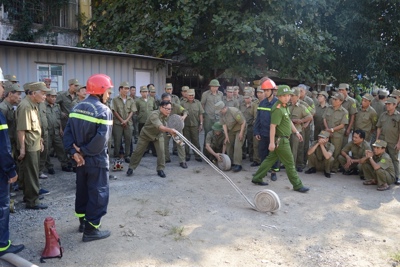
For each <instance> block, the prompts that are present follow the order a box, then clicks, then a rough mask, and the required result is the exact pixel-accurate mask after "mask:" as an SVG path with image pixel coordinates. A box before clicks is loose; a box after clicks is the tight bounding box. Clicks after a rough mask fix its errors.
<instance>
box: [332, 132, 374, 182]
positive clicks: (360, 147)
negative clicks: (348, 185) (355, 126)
mask: <svg viewBox="0 0 400 267" xmlns="http://www.w3.org/2000/svg"><path fill="white" fill-rule="evenodd" d="M366 150H371V147H370V145H369V142H367V141H366V140H365V132H364V131H363V130H355V131H354V132H353V137H352V140H351V142H349V143H347V144H346V145H345V146H344V148H342V151H340V155H339V157H338V160H339V162H340V165H341V166H342V168H343V169H344V172H343V174H344V175H352V174H360V179H362V180H363V179H364V174H363V172H362V164H363V163H364V162H365V161H366V160H367V159H368V158H367V157H366V156H365V151H366Z"/></svg>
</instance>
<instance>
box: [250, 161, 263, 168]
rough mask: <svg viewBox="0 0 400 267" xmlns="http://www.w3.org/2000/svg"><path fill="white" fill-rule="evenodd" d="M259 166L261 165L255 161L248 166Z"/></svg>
mask: <svg viewBox="0 0 400 267" xmlns="http://www.w3.org/2000/svg"><path fill="white" fill-rule="evenodd" d="M260 164H261V163H258V162H255V161H254V162H253V163H252V164H250V166H251V167H257V166H260Z"/></svg>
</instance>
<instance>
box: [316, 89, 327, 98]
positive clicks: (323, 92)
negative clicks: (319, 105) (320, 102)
mask: <svg viewBox="0 0 400 267" xmlns="http://www.w3.org/2000/svg"><path fill="white" fill-rule="evenodd" d="M317 94H318V95H323V96H325V98H328V97H329V95H328V93H327V92H326V91H321V92H318V93H317Z"/></svg>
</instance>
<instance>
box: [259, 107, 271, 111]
mask: <svg viewBox="0 0 400 267" xmlns="http://www.w3.org/2000/svg"><path fill="white" fill-rule="evenodd" d="M257 110H266V111H271V109H270V108H263V107H258V108H257Z"/></svg>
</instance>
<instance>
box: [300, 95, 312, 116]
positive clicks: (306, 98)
mask: <svg viewBox="0 0 400 267" xmlns="http://www.w3.org/2000/svg"><path fill="white" fill-rule="evenodd" d="M300 100H301V101H304V102H306V103H307V105H308V106H306V107H307V109H308V111H309V112H310V114H311V115H312V116H313V115H314V114H315V105H314V101H313V100H312V98H311V97H309V96H307V95H306V96H305V97H304V99H300Z"/></svg>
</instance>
